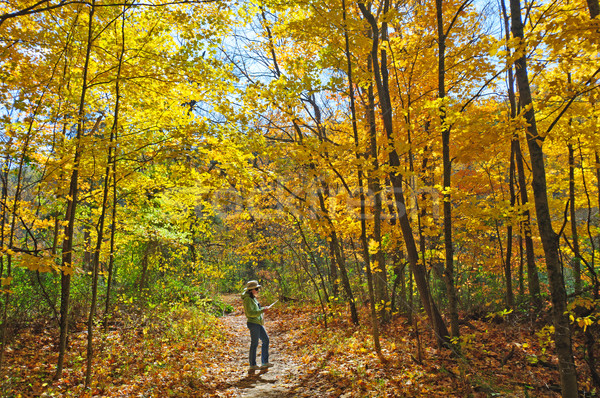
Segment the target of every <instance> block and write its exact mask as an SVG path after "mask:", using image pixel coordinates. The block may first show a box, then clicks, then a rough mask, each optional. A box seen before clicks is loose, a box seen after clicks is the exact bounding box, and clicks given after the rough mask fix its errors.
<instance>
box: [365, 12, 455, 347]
mask: <svg viewBox="0 0 600 398" xmlns="http://www.w3.org/2000/svg"><path fill="white" fill-rule="evenodd" d="M358 5H359V7H360V10H361V12H362V14H363V15H364V17H365V19H366V20H367V21H368V22H369V24H370V26H371V29H372V31H373V46H372V50H371V56H372V59H373V73H374V75H375V81H376V82H377V89H378V92H379V102H380V106H381V116H382V119H383V124H384V127H385V131H386V134H387V137H388V140H389V141H390V142H393V141H394V137H393V131H392V114H393V113H392V108H391V104H390V101H389V91H387V92H386V91H385V87H384V84H383V80H382V75H381V70H380V68H379V62H378V54H377V49H378V48H379V36H378V33H379V29H378V27H377V22H376V20H375V17H374V16H373V14H371V12H370V11H369V10H368V9H367V8H366V7H365V5H364V4H363V3H359V4H358ZM383 53H384V51H383V50H382V62H383V61H384V59H385V58H384V57H383ZM383 69H385V68H383ZM386 73H387V70H386ZM388 157H389V165H390V166H391V169H392V170H393V171H392V172H390V181H391V182H392V186H393V188H394V199H395V204H396V209H397V211H398V220H399V223H400V228H401V230H402V235H403V236H404V243H405V245H406V250H407V254H408V260H409V263H410V266H411V271H412V272H413V274H414V276H415V281H416V283H417V289H418V290H419V294H420V295H421V301H422V303H423V307H424V308H425V312H426V313H427V316H428V318H429V320H430V322H431V326H432V328H433V330H434V331H435V334H436V338H437V342H438V345H440V346H445V345H447V344H448V341H449V339H448V338H449V333H448V329H447V328H446V324H445V323H444V321H443V319H442V317H441V315H440V313H439V311H438V309H437V306H436V305H435V303H434V302H433V300H432V298H431V293H430V291H429V284H428V282H427V271H426V270H425V267H424V264H422V263H420V262H419V256H418V252H417V246H416V243H415V239H414V236H413V232H412V227H411V226H410V220H409V219H408V214H407V212H406V206H405V200H404V192H403V188H402V175H401V174H400V173H398V172H397V171H395V170H398V169H399V168H400V158H399V157H398V153H397V152H396V150H395V149H394V147H393V146H392V149H390V151H389V153H388Z"/></svg>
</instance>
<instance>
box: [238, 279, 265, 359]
mask: <svg viewBox="0 0 600 398" xmlns="http://www.w3.org/2000/svg"><path fill="white" fill-rule="evenodd" d="M260 287H261V286H260V285H259V284H258V282H257V281H249V282H248V283H247V284H246V288H245V289H244V294H242V300H243V301H244V313H245V314H246V318H248V322H247V323H246V324H247V325H248V329H250V356H249V362H250V368H249V369H248V370H256V369H267V368H270V367H271V366H273V364H272V363H270V362H269V336H268V335H267V331H266V330H265V327H264V326H263V312H265V311H266V308H261V306H260V304H259V303H258V300H256V297H257V296H258V293H259V289H260ZM258 339H260V340H261V341H262V346H261V351H260V352H261V354H260V359H261V362H262V365H261V366H260V367H259V366H257V365H256V348H257V347H258Z"/></svg>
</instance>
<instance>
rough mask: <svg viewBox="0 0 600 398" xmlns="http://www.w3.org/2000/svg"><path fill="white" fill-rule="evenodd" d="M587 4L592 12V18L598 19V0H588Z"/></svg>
mask: <svg viewBox="0 0 600 398" xmlns="http://www.w3.org/2000/svg"><path fill="white" fill-rule="evenodd" d="M587 4H588V9H589V11H590V18H592V19H594V18H596V17H597V16H598V14H600V5H598V0H587Z"/></svg>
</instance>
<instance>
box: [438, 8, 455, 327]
mask: <svg viewBox="0 0 600 398" xmlns="http://www.w3.org/2000/svg"><path fill="white" fill-rule="evenodd" d="M435 5H436V11H437V29H438V98H439V99H441V100H442V101H444V99H445V98H446V66H445V62H446V33H445V32H444V20H443V12H442V0H436V1H435ZM438 110H439V114H440V126H441V129H442V166H443V208H444V249H445V253H446V262H445V267H444V281H445V282H446V293H447V295H448V307H449V312H450V330H451V332H452V337H458V336H460V328H459V324H458V303H457V301H458V300H457V298H456V289H455V287H454V247H453V244H452V243H453V242H452V201H451V197H450V185H451V180H450V178H451V174H452V162H451V160H450V126H448V124H447V122H446V105H445V104H444V102H442V105H440V108H439V109H438Z"/></svg>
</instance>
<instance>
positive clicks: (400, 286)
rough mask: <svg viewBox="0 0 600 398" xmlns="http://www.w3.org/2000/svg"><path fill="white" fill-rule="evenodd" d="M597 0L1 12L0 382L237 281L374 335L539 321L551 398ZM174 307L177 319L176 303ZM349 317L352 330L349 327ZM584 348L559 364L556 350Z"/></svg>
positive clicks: (587, 307)
mask: <svg viewBox="0 0 600 398" xmlns="http://www.w3.org/2000/svg"><path fill="white" fill-rule="evenodd" d="M599 12H600V10H599V7H598V1H597V0H587V2H584V1H582V0H554V1H546V0H530V1H527V2H521V1H520V0H510V2H506V1H505V0H498V1H495V2H485V1H474V0H436V1H421V0H399V1H390V0H380V1H375V2H364V1H358V2H356V1H347V0H321V1H313V0H294V1H279V0H263V1H260V2H243V1H241V2H240V1H213V0H197V1H195V0H191V1H187V0H186V1H174V2H169V1H161V0H149V1H141V2H135V1H129V0H123V1H121V2H116V1H114V0H66V1H56V0H42V1H39V2H31V1H26V0H8V1H5V2H2V4H0V60H1V64H0V65H1V66H0V76H1V80H0V105H1V106H2V108H1V110H0V128H1V137H0V138H1V141H0V162H1V165H2V167H1V171H0V177H1V178H0V181H1V194H0V281H1V294H2V296H1V299H0V304H1V307H0V308H1V312H0V314H1V315H0V317H1V318H0V322H1V327H0V372H1V371H2V366H3V356H4V354H5V351H6V349H7V347H9V346H10V342H11V338H13V337H14V336H15V335H17V334H18V333H19V331H20V330H22V329H23V328H24V327H26V326H27V325H31V324H33V323H36V322H40V321H41V320H47V321H49V322H50V323H51V325H52V326H51V328H52V329H53V330H55V331H56V338H57V350H58V352H59V356H58V360H57V364H56V373H55V378H56V379H60V378H61V377H62V372H63V365H64V361H65V357H68V355H69V351H68V346H69V330H70V327H72V326H73V323H74V322H76V321H78V320H80V319H85V320H86V321H85V323H86V327H87V338H88V350H87V356H86V358H87V362H86V366H87V371H86V384H88V383H89V382H90V380H91V379H92V378H93V366H92V359H93V356H94V344H93V336H94V334H95V333H99V332H101V331H102V330H106V329H107V328H109V327H110V325H111V324H112V323H113V322H114V318H113V312H114V310H115V308H116V307H117V306H119V305H121V304H123V303H132V302H133V301H134V300H136V302H139V303H143V304H144V305H156V304H157V303H159V302H160V303H170V302H176V301H181V300H190V299H191V298H194V297H195V296H194V295H195V294H197V292H202V294H203V297H202V299H207V298H208V297H211V295H213V294H217V293H218V292H233V291H239V290H241V288H242V287H243V284H244V282H245V281H246V280H248V279H251V278H256V279H259V280H261V282H263V283H266V284H268V285H270V286H271V288H272V289H274V290H276V291H277V292H278V294H279V296H280V297H281V298H282V299H293V300H299V299H302V300H310V301H311V302H314V305H316V306H318V307H319V308H320V309H321V312H322V314H323V317H324V318H323V319H324V320H325V325H327V319H328V316H329V314H330V305H332V304H333V303H340V302H341V303H345V305H346V308H347V311H348V312H347V317H348V319H349V320H350V322H351V323H354V324H369V325H370V327H371V328H372V329H371V330H372V338H373V347H374V350H375V352H376V353H377V355H378V356H379V357H380V358H381V360H382V361H385V360H386V358H385V355H384V353H383V352H382V351H381V347H380V346H379V339H380V335H381V333H384V331H383V330H382V329H381V327H382V326H383V325H385V324H386V323H387V322H389V320H390V319H391V318H392V317H395V316H398V315H400V316H406V317H407V319H408V320H409V322H413V320H414V319H415V318H416V317H419V316H421V315H423V316H424V317H425V318H426V319H427V325H428V326H427V327H428V330H429V331H430V332H431V333H433V334H434V335H435V339H436V341H437V344H438V346H439V348H440V349H448V350H458V348H457V341H459V339H460V336H461V323H462V322H463V320H464V319H465V317H467V316H468V315H469V314H482V313H486V314H487V313H491V314H494V313H495V314H502V315H503V316H506V317H512V316H514V315H515V314H527V315H528V316H530V317H535V316H536V315H539V314H541V313H543V312H545V311H547V312H548V313H549V314H551V317H550V318H549V319H551V325H550V326H551V328H552V331H553V341H554V352H555V354H556V356H557V358H558V362H557V363H558V368H559V373H560V385H561V389H562V395H563V396H564V397H577V396H578V394H579V391H580V386H579V385H578V372H577V368H576V366H575V359H574V357H575V356H577V355H581V356H582V357H585V358H586V361H587V366H588V369H587V370H586V371H587V372H589V373H590V374H591V375H592V378H593V382H594V385H595V386H596V388H600V376H599V375H598V370H597V369H596V364H595V362H594V350H596V355H597V350H598V343H597V341H596V340H597V338H598V332H599V330H600V326H599V325H598V323H600V318H599V315H598V314H599V312H600V308H599V305H600V301H598V300H599V297H598V295H599V292H600V282H599V280H598V275H597V272H598V267H597V258H596V255H597V254H598V253H599V246H600V216H599V209H600V134H598V130H599V128H600V119H599V116H600V107H599V106H598V105H597V102H598V100H599V99H600V90H599V89H598V85H599V83H600V58H599V49H600V47H599V46H600V19H599V18H598V14H599ZM195 299H196V300H198V298H197V297H196V298H195ZM363 304H367V305H368V306H369V308H370V317H369V318H368V319H367V318H364V319H363V317H361V316H360V311H359V310H358V307H360V306H362V305H363ZM575 334H583V335H585V338H586V340H585V341H586V342H587V344H585V346H584V347H581V348H580V349H581V350H582V352H575V351H574V350H573V342H572V340H573V336H574V335H575Z"/></svg>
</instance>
